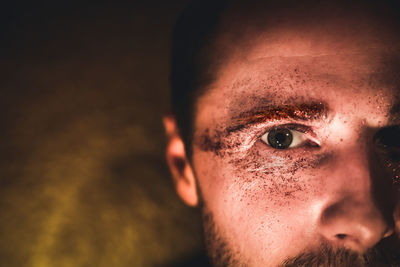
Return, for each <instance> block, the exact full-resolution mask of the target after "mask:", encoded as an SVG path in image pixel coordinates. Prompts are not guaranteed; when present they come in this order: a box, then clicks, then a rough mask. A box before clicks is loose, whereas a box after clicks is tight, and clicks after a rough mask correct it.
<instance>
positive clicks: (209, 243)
mask: <svg viewBox="0 0 400 267" xmlns="http://www.w3.org/2000/svg"><path fill="white" fill-rule="evenodd" d="M202 218H203V228H204V233H205V244H206V249H207V253H208V256H209V258H210V260H211V262H212V264H213V266H216V267H219V266H221V267H222V266H232V267H234V266H250V264H249V263H248V262H247V261H246V260H245V259H244V258H243V257H241V256H240V255H239V254H238V253H236V252H235V251H234V249H232V248H231V246H230V245H229V243H228V242H227V241H226V238H224V236H223V235H222V234H221V231H219V230H218V227H217V225H216V223H215V221H214V216H213V214H212V213H211V212H210V211H209V210H208V209H207V207H205V205H203V207H202ZM388 240H389V242H382V241H381V242H380V243H378V244H377V245H376V246H375V247H373V248H371V249H369V250H368V251H367V252H366V253H364V254H359V253H356V252H354V251H351V250H348V249H345V248H339V249H334V248H332V247H331V246H329V245H328V244H322V245H321V246H320V247H319V248H318V249H316V250H313V251H306V252H303V253H300V254H298V255H296V256H294V257H290V258H287V259H285V260H284V261H282V263H281V264H280V265H278V266H279V267H380V266H382V267H383V266H384V267H400V250H399V249H398V248H399V247H398V246H397V245H393V244H394V243H397V242H396V241H393V240H390V239H389V238H388Z"/></svg>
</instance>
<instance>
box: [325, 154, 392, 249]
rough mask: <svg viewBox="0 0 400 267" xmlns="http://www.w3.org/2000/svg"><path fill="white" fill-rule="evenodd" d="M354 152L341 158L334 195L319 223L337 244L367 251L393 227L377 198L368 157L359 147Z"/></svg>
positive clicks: (334, 181)
mask: <svg viewBox="0 0 400 267" xmlns="http://www.w3.org/2000/svg"><path fill="white" fill-rule="evenodd" d="M347 152H348V151H347ZM351 154H352V153H347V154H346V157H344V158H342V159H338V164H339V165H337V166H336V167H335V168H334V170H333V171H332V173H331V177H330V179H331V180H332V181H333V182H331V184H330V186H329V187H330V188H331V189H328V192H330V193H329V194H328V195H330V196H329V197H327V201H326V202H325V204H324V205H323V208H322V209H321V213H320V220H319V223H320V224H319V227H320V231H321V234H322V236H323V237H324V239H325V240H326V241H328V243H330V244H331V245H333V246H334V247H345V248H347V249H350V250H353V251H356V252H359V253H363V252H365V251H366V250H367V249H368V248H371V247H373V246H374V245H375V244H377V243H378V242H379V241H380V240H382V239H383V238H385V237H388V236H390V235H391V234H392V233H393V227H392V223H391V222H388V221H387V219H385V218H387V216H384V214H383V211H382V210H383V209H382V208H381V207H379V206H378V204H377V203H376V201H375V198H374V193H373V192H374V190H373V188H372V186H373V183H372V182H371V181H372V178H373V177H372V176H371V175H372V174H371V171H370V168H369V166H368V165H369V164H367V160H365V159H364V158H363V157H360V154H359V151H358V153H357V154H353V155H351ZM349 157H350V158H351V160H349V159H350V158H349ZM380 178H381V177H380Z"/></svg>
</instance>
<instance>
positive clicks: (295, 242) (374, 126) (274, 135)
mask: <svg viewBox="0 0 400 267" xmlns="http://www.w3.org/2000/svg"><path fill="white" fill-rule="evenodd" d="M366 21H368V20H364V22H360V23H358V24H357V20H348V21H343V20H342V21H340V22H334V21H333V22H331V23H325V24H324V25H314V26H310V25H303V26H301V25H300V26H296V28H295V29H294V27H291V26H290V25H292V24H290V25H289V26H290V27H289V26H285V25H283V26H279V27H275V28H274V30H271V29H269V30H268V31H266V32H262V31H257V32H253V33H248V34H247V35H245V36H244V38H243V39H242V40H241V39H238V40H236V42H232V43H229V42H230V41H229V40H231V39H230V38H226V39H225V40H224V39H223V38H224V37H221V40H220V44H224V45H225V48H226V49H228V52H230V53H227V54H229V56H228V57H226V58H225V59H224V61H223V63H222V64H221V66H220V68H219V71H218V73H217V78H216V80H215V81H214V82H213V83H212V84H211V85H210V88H209V89H208V91H207V92H206V93H205V94H204V95H203V96H201V97H200V98H199V99H198V101H197V106H196V118H195V133H194V139H193V165H192V166H193V169H194V172H195V174H196V179H197V183H198V186H199V191H200V192H201V197H202V201H203V207H204V217H205V229H206V235H207V239H208V243H209V248H210V249H211V250H212V251H211V254H213V255H214V257H216V258H217V257H219V258H220V259H222V260H225V261H228V262H230V263H231V264H234V263H237V264H249V265H250V266H276V265H278V264H280V263H282V261H284V260H285V259H287V258H290V257H294V256H296V255H298V254H299V253H302V252H305V251H313V250H318V249H319V248H320V247H321V246H322V245H327V246H329V247H332V248H341V247H343V248H346V249H349V250H352V251H355V252H358V253H364V252H366V251H367V249H369V248H372V247H374V246H375V245H376V244H378V243H379V242H380V243H382V242H385V240H386V239H396V238H397V234H398V232H397V230H396V224H397V223H400V221H397V220H398V219H399V217H400V216H399V215H398V214H397V213H396V212H399V211H398V209H396V207H397V199H398V194H397V192H398V188H399V184H400V178H399V175H400V168H399V164H400V157H399V156H400V154H399V150H398V149H399V144H400V140H399V139H400V135H399V134H400V130H399V127H398V126H399V125H400V106H399V104H400V102H399V100H400V98H399V86H400V78H399V74H398V73H399V71H400V61H399V59H400V52H399V51H400V50H399V48H400V42H399V39H398V38H396V34H395V33H394V32H391V31H390V30H388V28H385V27H384V26H379V25H378V26H376V27H375V26H373V27H372V26H371V23H372V24H373V22H371V23H367V22H366ZM349 24H350V25H353V26H354V27H347V28H346V27H345V25H349ZM382 29H384V30H382ZM231 36H234V33H233V34H232V35H231ZM391 246H392V247H393V244H391Z"/></svg>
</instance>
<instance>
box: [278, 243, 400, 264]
mask: <svg viewBox="0 0 400 267" xmlns="http://www.w3.org/2000/svg"><path fill="white" fill-rule="evenodd" d="M380 266H382V267H383V266H385V267H400V251H399V250H395V249H393V248H388V247H386V248H383V247H379V246H377V247H374V248H372V249H370V250H368V251H367V252H366V253H364V254H359V253H356V252H354V251H351V250H348V249H345V248H338V249H334V248H332V247H329V246H327V245H324V246H322V247H321V248H320V249H319V250H317V251H311V252H304V253H300V254H299V255H297V256H295V257H292V258H289V259H287V260H285V261H284V262H283V263H282V264H281V265H279V267H380Z"/></svg>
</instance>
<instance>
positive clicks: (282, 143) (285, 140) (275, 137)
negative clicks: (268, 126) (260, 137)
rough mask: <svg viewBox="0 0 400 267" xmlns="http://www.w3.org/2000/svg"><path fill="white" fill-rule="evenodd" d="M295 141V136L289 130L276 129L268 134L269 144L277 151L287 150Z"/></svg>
mask: <svg viewBox="0 0 400 267" xmlns="http://www.w3.org/2000/svg"><path fill="white" fill-rule="evenodd" d="M292 141H293V135H292V133H291V131H290V130H288V129H276V130H272V131H270V132H269V133H268V143H269V145H270V146H271V147H273V148H276V149H286V148H288V147H289V146H290V145H291V144H292Z"/></svg>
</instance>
